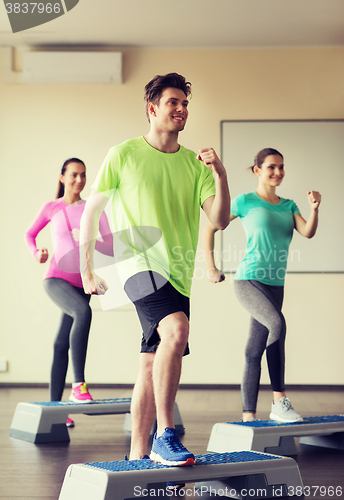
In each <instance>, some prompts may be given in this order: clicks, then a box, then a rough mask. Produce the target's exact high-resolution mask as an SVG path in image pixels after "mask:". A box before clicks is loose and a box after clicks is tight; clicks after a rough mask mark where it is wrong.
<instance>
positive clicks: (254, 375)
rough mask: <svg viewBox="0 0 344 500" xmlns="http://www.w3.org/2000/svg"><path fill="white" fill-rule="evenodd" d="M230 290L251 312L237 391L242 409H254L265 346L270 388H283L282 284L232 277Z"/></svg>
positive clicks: (246, 410)
mask: <svg viewBox="0 0 344 500" xmlns="http://www.w3.org/2000/svg"><path fill="white" fill-rule="evenodd" d="M234 290H235V293H236V296H237V298H238V300H239V302H240V303H241V304H242V305H243V306H244V307H245V309H246V310H247V311H248V312H249V313H250V314H251V324H250V330H249V337H248V341H247V344H246V350H245V369H244V376H243V381H242V385H241V393H242V400H243V411H244V412H249V413H256V407H257V399H258V391H259V381H260V373H261V359H262V356H263V353H264V351H265V349H266V358H267V363H268V370H269V375H270V381H271V387H272V390H273V391H275V392H284V390H285V386H284V367H285V352H284V344H285V336H286V324H285V319H284V316H283V314H282V312H281V309H282V303H283V292H284V288H283V286H271V285H264V284H263V283H260V282H259V281H254V280H242V281H241V280H235V282H234Z"/></svg>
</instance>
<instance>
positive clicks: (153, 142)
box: [144, 130, 180, 154]
mask: <svg viewBox="0 0 344 500" xmlns="http://www.w3.org/2000/svg"><path fill="white" fill-rule="evenodd" d="M144 139H145V140H146V141H147V142H148V144H149V145H150V146H152V148H154V149H157V150H158V151H161V152H162V153H168V154H172V153H176V152H177V151H179V148H180V146H179V144H178V132H173V133H168V132H165V133H159V132H157V131H155V130H150V131H149V132H148V134H147V135H145V136H144Z"/></svg>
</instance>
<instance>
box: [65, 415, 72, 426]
mask: <svg viewBox="0 0 344 500" xmlns="http://www.w3.org/2000/svg"><path fill="white" fill-rule="evenodd" d="M66 426H67V427H74V420H72V419H71V418H69V417H68V418H67V422H66Z"/></svg>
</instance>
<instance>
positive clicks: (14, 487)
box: [0, 385, 344, 500]
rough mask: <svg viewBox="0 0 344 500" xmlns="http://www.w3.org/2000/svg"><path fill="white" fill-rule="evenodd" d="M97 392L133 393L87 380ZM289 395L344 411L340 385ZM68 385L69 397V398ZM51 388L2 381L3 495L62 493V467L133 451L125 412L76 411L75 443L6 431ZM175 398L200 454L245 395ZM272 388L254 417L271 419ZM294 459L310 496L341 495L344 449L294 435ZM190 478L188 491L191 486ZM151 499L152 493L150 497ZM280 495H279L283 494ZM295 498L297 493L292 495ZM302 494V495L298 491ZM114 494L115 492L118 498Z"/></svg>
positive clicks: (308, 406) (213, 392)
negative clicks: (28, 438) (21, 408)
mask: <svg viewBox="0 0 344 500" xmlns="http://www.w3.org/2000/svg"><path fill="white" fill-rule="evenodd" d="M90 391H91V394H92V396H93V397H94V398H95V399H106V398H127V397H131V392H132V391H131V389H130V388H109V387H107V388H104V387H101V388H97V387H93V388H92V387H90ZM287 394H288V396H289V398H290V400H291V401H292V404H293V406H294V407H295V409H296V410H297V411H298V412H299V413H301V415H303V416H304V417H306V416H321V415H335V414H343V413H344V397H343V396H344V391H343V388H342V387H338V388H335V387H327V388H324V389H321V390H318V389H317V388H312V389H309V390H306V389H302V390H301V389H295V388H292V389H289V390H288V391H287ZM68 396H69V390H68V389H66V390H65V394H64V398H65V399H68ZM47 400H48V389H46V388H37V387H7V386H1V385H0V450H1V452H0V498H1V500H14V499H15V500H28V499H37V500H38V499H44V500H50V499H54V500H57V499H58V496H59V493H60V490H61V486H62V483H63V478H64V474H65V472H66V470H67V468H68V466H69V465H70V464H72V463H85V462H104V461H114V460H123V458H124V455H126V454H128V451H129V438H128V437H127V436H126V435H125V434H124V432H123V423H124V415H104V416H87V415H82V414H77V415H71V417H72V418H73V420H74V421H75V427H74V428H72V429H70V430H69V434H70V438H71V441H70V443H67V444H66V443H49V444H40V445H35V444H32V443H28V442H25V441H21V440H17V439H13V438H9V437H8V433H9V429H10V426H11V421H12V417H13V414H14V411H15V408H16V405H17V403H18V402H29V401H47ZM177 403H178V407H179V411H180V413H181V417H182V420H183V425H184V426H185V435H184V436H183V437H182V442H183V444H184V445H185V446H186V447H187V448H188V449H189V450H190V451H192V452H193V453H194V454H195V455H198V454H205V453H207V451H206V450H207V444H208V440H209V436H210V432H211V429H212V426H213V425H214V424H215V423H217V422H228V421H238V420H240V418H241V398H240V391H239V389H237V388H234V389H228V388H196V389H195V388H191V389H190V388H184V387H181V388H180V390H179V392H178V396H177ZM270 406H271V393H270V391H269V390H267V389H266V388H262V390H261V391H260V395H259V405H258V414H257V417H258V418H260V419H267V418H268V415H269V412H270ZM295 441H296V445H297V450H298V455H297V456H294V457H293V458H294V459H295V460H296V461H297V463H298V466H299V469H300V472H301V476H302V479H303V483H304V486H305V487H306V490H305V491H306V495H305V497H309V498H312V499H319V500H320V499H335V500H338V499H339V498H343V499H344V450H343V451H341V450H332V449H325V448H318V447H313V446H306V445H300V444H299V440H298V439H296V440H295ZM192 486H193V485H187V487H189V488H190V490H189V491H188V494H187V495H185V497H186V496H187V498H189V499H191V500H192V499H193V498H197V497H194V496H193V495H191V494H189V493H191V488H192ZM146 498H147V497H146ZM279 498H281V497H279ZM295 498H297V497H295ZM299 498H300V497H299ZM114 500H117V499H114Z"/></svg>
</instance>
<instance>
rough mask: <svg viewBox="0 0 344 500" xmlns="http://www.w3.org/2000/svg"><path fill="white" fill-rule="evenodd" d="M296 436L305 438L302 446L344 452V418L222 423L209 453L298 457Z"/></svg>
mask: <svg viewBox="0 0 344 500" xmlns="http://www.w3.org/2000/svg"><path fill="white" fill-rule="evenodd" d="M294 437H301V439H300V443H301V444H309V445H313V446H322V447H325V448H335V449H339V450H344V415H328V416H322V417H308V418H304V419H303V422H295V423H292V424H281V423H278V422H276V421H274V420H259V421H257V422H227V423H218V424H215V425H214V426H213V428H212V431H211V434H210V439H209V442H208V447H207V450H208V451H212V452H218V453H223V452H229V451H238V450H255V451H261V452H265V453H273V454H275V455H296V454H297V450H296V446H295V440H294Z"/></svg>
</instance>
